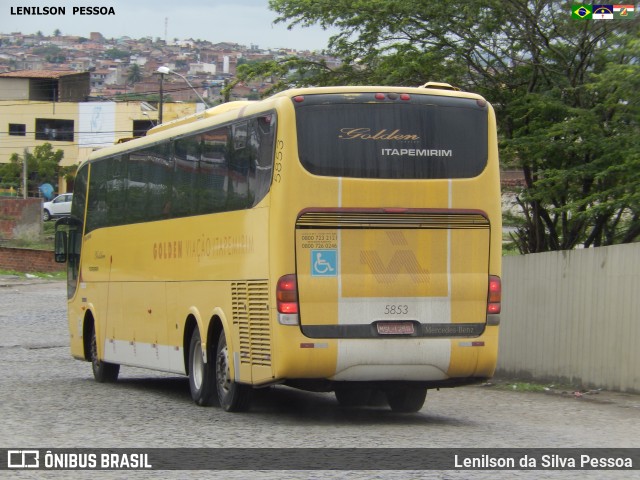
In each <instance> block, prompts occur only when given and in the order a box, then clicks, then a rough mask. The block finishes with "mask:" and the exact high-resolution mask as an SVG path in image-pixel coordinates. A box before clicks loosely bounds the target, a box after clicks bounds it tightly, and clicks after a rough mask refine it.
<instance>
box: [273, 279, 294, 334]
mask: <svg viewBox="0 0 640 480" xmlns="http://www.w3.org/2000/svg"><path fill="white" fill-rule="evenodd" d="M276 303H277V306H278V321H279V322H280V323H281V324H283V325H297V324H298V282H297V279H296V276H295V275H294V274H289V275H284V276H282V277H280V279H279V280H278V285H277V287H276Z"/></svg>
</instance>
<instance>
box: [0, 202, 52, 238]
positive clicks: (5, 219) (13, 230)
mask: <svg viewBox="0 0 640 480" xmlns="http://www.w3.org/2000/svg"><path fill="white" fill-rule="evenodd" d="M41 236H42V199H40V198H27V199H22V198H15V197H0V239H2V240H13V239H25V240H29V239H38V238H40V237H41Z"/></svg>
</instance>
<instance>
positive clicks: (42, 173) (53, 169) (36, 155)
mask: <svg viewBox="0 0 640 480" xmlns="http://www.w3.org/2000/svg"><path fill="white" fill-rule="evenodd" d="M63 157H64V152H63V151H62V150H55V151H54V150H53V147H52V145H51V144H50V143H43V144H42V145H38V146H37V147H35V148H34V149H33V153H29V152H28V151H27V150H25V152H24V153H23V154H22V155H19V154H17V153H13V154H12V155H11V157H9V163H7V164H4V165H2V167H0V178H2V183H6V184H11V185H21V182H20V178H21V176H22V172H23V162H24V160H25V158H26V160H27V180H28V182H27V190H28V191H30V192H36V191H37V190H38V187H39V186H40V185H42V184H43V183H51V184H53V185H57V183H58V176H59V174H60V171H61V170H60V169H61V167H60V166H59V165H60V161H61V160H62V158H63Z"/></svg>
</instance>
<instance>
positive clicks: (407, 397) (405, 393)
mask: <svg viewBox="0 0 640 480" xmlns="http://www.w3.org/2000/svg"><path fill="white" fill-rule="evenodd" d="M426 398H427V389H426V388H425V387H398V388H395V389H393V390H387V401H388V402H389V406H390V407H391V410H393V411H394V412H398V413H414V412H417V411H419V410H420V409H421V408H422V406H423V405H424V401H425V399H426Z"/></svg>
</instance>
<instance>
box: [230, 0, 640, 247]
mask: <svg viewBox="0 0 640 480" xmlns="http://www.w3.org/2000/svg"><path fill="white" fill-rule="evenodd" d="M269 5H270V7H271V8H272V9H273V10H275V11H276V12H277V13H278V14H279V17H278V19H277V22H284V23H287V25H288V27H289V28H294V27H297V26H300V27H305V26H310V25H316V24H319V25H320V26H322V27H338V28H339V29H340V30H339V33H337V34H336V35H334V36H333V37H331V39H330V41H329V45H328V49H329V52H331V53H332V54H334V55H336V56H338V57H339V58H340V59H341V61H342V64H341V66H340V67H338V68H333V69H332V68H329V67H328V66H327V64H326V63H325V62H323V61H322V60H307V59H301V58H296V57H294V58H289V59H285V60H283V61H279V62H275V61H272V62H267V63H262V64H258V65H250V64H247V65H242V66H241V67H239V68H238V81H247V80H250V79H252V78H256V77H259V76H262V77H266V76H270V75H275V76H276V78H277V81H276V82H275V83H274V86H273V88H272V90H271V91H273V90H278V89H282V88H285V86H287V85H290V84H292V83H293V84H296V85H300V86H304V85H335V84H365V83H370V84H381V85H392V84H393V85H421V84H423V83H425V81H427V80H439V81H445V82H449V83H452V84H455V85H458V86H460V87H462V88H463V89H468V90H473V91H476V92H478V93H481V94H483V95H484V96H485V97H486V98H487V99H489V100H490V101H491V102H492V103H493V104H494V106H495V107H496V112H497V116H498V122H499V133H500V139H501V156H502V161H503V163H504V165H506V166H510V167H512V168H518V169H520V170H522V173H523V176H524V178H525V187H524V189H523V190H522V192H520V195H519V197H518V199H519V202H520V205H521V206H522V210H523V214H524V219H525V220H524V222H523V224H522V226H521V227H520V228H519V229H518V232H517V233H516V235H515V236H514V239H515V240H516V242H517V245H518V248H519V249H520V250H521V251H522V252H524V253H528V252H540V251H547V250H558V249H569V248H574V247H575V246H577V245H579V244H583V245H585V246H592V245H609V244H612V243H619V242H631V241H635V240H637V239H638V238H639V237H640V225H639V220H640V219H639V216H640V202H638V193H636V191H637V185H638V173H637V172H638V171H639V170H638V167H639V165H638V162H639V160H638V151H640V150H639V149H638V138H640V130H639V120H638V119H639V118H640V114H639V113H640V112H639V111H638V109H639V108H640V107H639V104H640V93H639V91H640V90H639V89H638V88H637V87H638V81H639V80H638V79H640V70H639V69H640V62H639V60H640V50H639V45H638V43H639V42H638V40H637V31H638V23H639V22H640V19H635V20H618V21H586V20H574V19H572V18H571V11H570V5H568V4H567V3H566V2H564V1H559V0H529V1H522V0H500V1H498V0H478V1H474V2H467V1H463V0H453V1H450V2H447V7H446V8H442V4H441V3H439V2H428V1H426V0H402V1H401V0H369V1H367V2H351V1H348V0H332V1H331V2H329V1H318V0H295V1H294V0H270V3H269Z"/></svg>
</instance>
